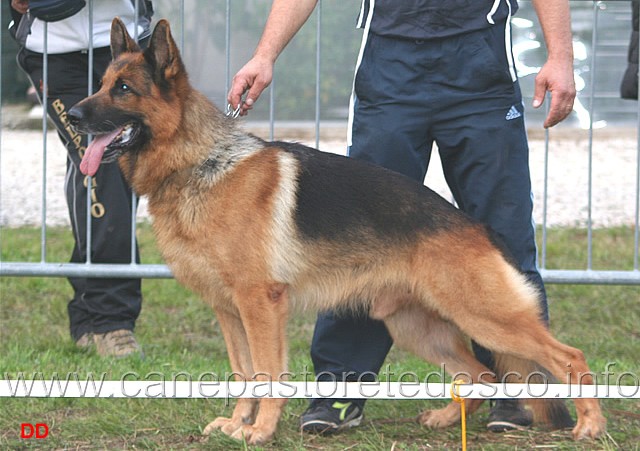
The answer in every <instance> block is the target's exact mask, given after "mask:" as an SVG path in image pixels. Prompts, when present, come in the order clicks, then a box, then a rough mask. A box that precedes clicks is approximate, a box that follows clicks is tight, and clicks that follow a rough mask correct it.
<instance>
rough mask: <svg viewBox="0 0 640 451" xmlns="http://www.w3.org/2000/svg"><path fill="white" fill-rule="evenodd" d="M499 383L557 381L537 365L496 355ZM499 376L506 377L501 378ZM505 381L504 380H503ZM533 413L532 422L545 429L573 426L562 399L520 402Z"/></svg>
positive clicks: (539, 399)
mask: <svg viewBox="0 0 640 451" xmlns="http://www.w3.org/2000/svg"><path fill="white" fill-rule="evenodd" d="M495 360H496V362H495V363H496V365H495V366H496V371H497V374H498V377H499V381H500V382H503V381H506V382H511V383H527V384H545V383H557V379H556V378H555V377H554V376H553V375H551V374H550V373H549V372H548V371H547V370H546V369H545V368H543V367H541V366H540V365H538V364H537V363H535V362H533V361H531V360H526V359H522V358H519V357H515V356H512V355H509V354H496V355H495ZM501 375H507V376H506V377H503V376H501ZM505 379H506V380H505ZM522 401H523V402H524V405H525V407H527V408H528V409H530V410H531V411H532V413H533V421H534V423H535V424H537V425H541V426H543V427H545V428H548V429H551V430H555V429H565V428H569V427H573V426H574V421H573V419H572V418H571V414H570V413H569V409H568V408H567V405H566V402H565V401H564V400H563V399H541V398H527V399H523V400H522Z"/></svg>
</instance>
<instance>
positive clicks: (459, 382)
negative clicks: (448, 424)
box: [451, 379, 467, 451]
mask: <svg viewBox="0 0 640 451" xmlns="http://www.w3.org/2000/svg"><path fill="white" fill-rule="evenodd" d="M464 383H465V382H464V381H463V380H462V379H456V380H455V381H453V382H452V383H451V399H452V400H453V401H455V402H457V403H459V404H460V423H461V427H462V451H467V412H466V409H465V407H464V398H463V397H461V396H460V395H458V394H457V393H456V387H457V386H458V385H463V384H464Z"/></svg>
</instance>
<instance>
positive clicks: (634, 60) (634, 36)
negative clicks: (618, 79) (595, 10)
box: [620, 0, 640, 99]
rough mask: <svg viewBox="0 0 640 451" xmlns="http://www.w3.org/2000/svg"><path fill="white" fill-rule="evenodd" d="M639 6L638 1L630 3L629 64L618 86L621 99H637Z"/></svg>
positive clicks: (639, 0) (639, 1)
mask: <svg viewBox="0 0 640 451" xmlns="http://www.w3.org/2000/svg"><path fill="white" fill-rule="evenodd" d="M639 6H640V0H633V1H632V2H631V8H632V14H633V18H632V21H631V25H632V31H631V41H630V42H629V57H628V60H629V64H628V66H627V70H626V71H625V73H624V76H623V77H622V83H621V85H620V96H621V97H622V98H623V99H637V98H638V39H639V33H638V30H639V27H638V25H639V22H640V17H639V13H638V7H639Z"/></svg>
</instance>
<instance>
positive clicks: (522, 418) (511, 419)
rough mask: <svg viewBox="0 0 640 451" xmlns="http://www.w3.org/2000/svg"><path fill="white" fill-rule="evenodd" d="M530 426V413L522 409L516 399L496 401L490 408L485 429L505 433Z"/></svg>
mask: <svg viewBox="0 0 640 451" xmlns="http://www.w3.org/2000/svg"><path fill="white" fill-rule="evenodd" d="M532 424H533V415H532V413H531V412H530V411H528V410H526V409H525V408H524V407H522V406H521V405H520V403H519V402H518V400H517V399H498V400H497V401H496V403H495V405H494V406H492V407H491V412H490V413H489V422H488V423H487V429H489V430H490V431H491V432H505V431H512V430H514V429H518V430H523V429H528V428H529V427H530V426H531V425H532Z"/></svg>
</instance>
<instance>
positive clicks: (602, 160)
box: [0, 129, 638, 227]
mask: <svg viewBox="0 0 640 451" xmlns="http://www.w3.org/2000/svg"><path fill="white" fill-rule="evenodd" d="M256 133H257V134H259V135H260V136H265V135H264V133H260V132H259V131H256ZM333 135H335V136H341V133H333ZM562 135H563V136H562V137H560V138H555V137H554V135H552V140H551V143H550V146H549V164H548V170H549V183H548V205H547V224H548V225H549V226H583V225H585V224H586V223H587V217H588V216H587V215H588V163H589V155H588V135H587V133H586V132H581V131H578V132H573V133H563V134H562ZM335 136H333V137H331V136H330V137H329V138H328V139H326V140H324V139H323V140H321V142H320V148H321V149H322V150H326V151H330V152H335V153H343V151H344V148H345V142H344V140H343V139H338V138H336V137H335ZM277 138H278V139H290V140H299V141H301V142H304V143H305V144H309V145H313V144H314V141H313V140H311V141H307V140H305V139H304V137H302V138H300V137H298V138H296V137H295V135H291V136H287V135H283V136H278V137H277ZM1 144H2V153H1V154H0V179H1V183H0V225H1V226H10V227H14V226H21V225H39V224H40V218H41V215H42V209H41V200H42V182H41V179H42V170H43V168H42V160H43V158H42V134H41V133H40V132H38V131H30V130H17V131H14V130H7V129H4V130H2V135H1ZM47 146H48V155H47V179H46V180H47V183H46V198H47V204H46V205H47V224H48V225H66V224H68V223H69V221H68V217H67V208H66V204H65V200H64V193H63V185H64V173H65V159H66V154H65V150H64V148H63V146H62V145H61V144H60V142H59V140H58V137H57V135H56V134H55V133H49V134H48V137H47ZM530 146H531V172H532V180H533V186H534V198H535V199H536V207H535V212H534V216H535V220H536V222H537V223H539V224H541V223H542V220H543V217H542V210H543V208H542V206H543V202H542V200H543V194H544V193H543V186H544V141H543V140H541V139H536V138H532V139H531V140H530ZM637 153H638V150H637V140H636V132H635V130H629V129H624V130H606V132H600V131H598V132H597V133H596V132H594V144H593V187H592V191H593V196H592V197H593V199H592V220H593V224H594V226H596V227H607V226H613V225H632V224H634V222H635V211H636V208H635V205H636V170H637V165H638V163H637V158H638V157H637ZM426 183H427V185H428V186H430V187H431V188H433V189H435V190H436V191H437V192H439V193H441V194H442V195H444V196H445V197H446V198H448V199H450V198H451V195H450V194H449V193H448V189H447V188H446V183H445V182H444V179H443V177H442V175H441V171H440V162H439V161H438V158H437V154H436V153H434V158H433V159H432V163H431V167H430V170H429V173H428V174H427V182H426ZM139 217H140V218H145V217H147V212H146V207H145V203H144V201H143V202H142V203H141V208H140V211H139Z"/></svg>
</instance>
